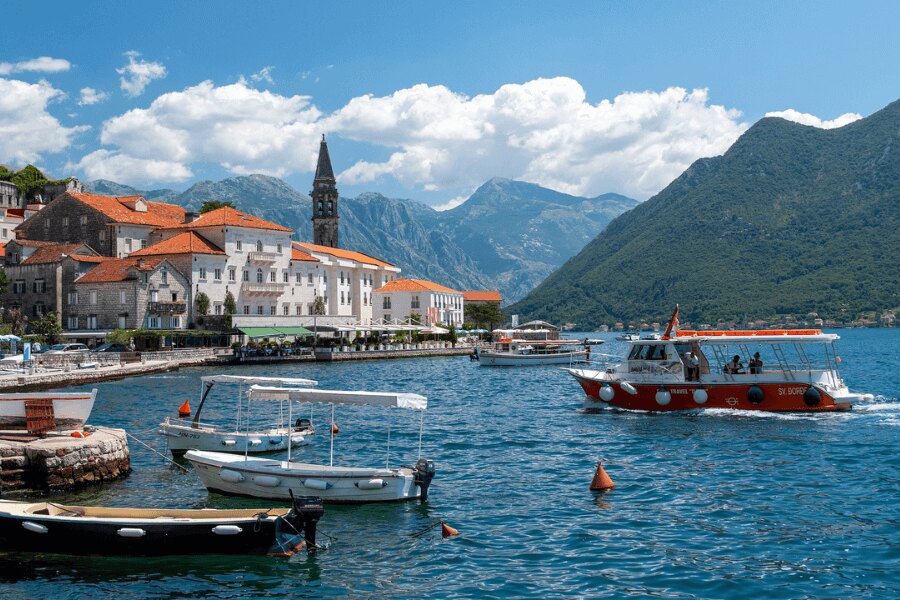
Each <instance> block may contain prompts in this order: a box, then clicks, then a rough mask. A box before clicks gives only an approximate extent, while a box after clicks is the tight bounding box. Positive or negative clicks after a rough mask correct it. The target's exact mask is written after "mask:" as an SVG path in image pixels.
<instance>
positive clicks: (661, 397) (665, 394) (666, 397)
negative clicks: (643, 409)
mask: <svg viewBox="0 0 900 600" xmlns="http://www.w3.org/2000/svg"><path fill="white" fill-rule="evenodd" d="M671 401H672V394H670V393H669V390H667V389H666V388H659V390H657V392H656V403H657V404H659V405H660V406H666V405H667V404H668V403H669V402H671Z"/></svg>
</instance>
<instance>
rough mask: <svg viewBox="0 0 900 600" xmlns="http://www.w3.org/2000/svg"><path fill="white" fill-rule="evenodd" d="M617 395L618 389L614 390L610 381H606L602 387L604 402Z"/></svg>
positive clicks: (601, 396)
mask: <svg viewBox="0 0 900 600" xmlns="http://www.w3.org/2000/svg"><path fill="white" fill-rule="evenodd" d="M615 395H616V390H614V389H613V388H612V386H611V385H609V384H608V383H604V384H603V387H601V388H600V399H601V400H603V401H604V402H609V401H610V400H612V399H613V396H615Z"/></svg>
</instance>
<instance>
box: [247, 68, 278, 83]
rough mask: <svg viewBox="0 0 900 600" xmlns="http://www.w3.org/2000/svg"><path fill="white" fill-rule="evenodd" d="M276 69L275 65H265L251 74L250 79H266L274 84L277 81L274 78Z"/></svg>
mask: <svg viewBox="0 0 900 600" xmlns="http://www.w3.org/2000/svg"><path fill="white" fill-rule="evenodd" d="M274 70H275V67H273V66H268V67H263V68H262V69H260V70H259V71H257V72H256V73H254V74H253V75H251V76H250V79H251V81H265V82H268V83H270V84H272V85H274V84H275V81H274V80H273V79H272V71H274Z"/></svg>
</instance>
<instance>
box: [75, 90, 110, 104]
mask: <svg viewBox="0 0 900 600" xmlns="http://www.w3.org/2000/svg"><path fill="white" fill-rule="evenodd" d="M107 98H109V94H107V93H106V92H101V91H98V90H95V89H94V88H90V87H85V88H81V98H80V99H79V100H78V105H79V106H90V105H91V104H99V103H100V102H103V101H104V100H106V99H107Z"/></svg>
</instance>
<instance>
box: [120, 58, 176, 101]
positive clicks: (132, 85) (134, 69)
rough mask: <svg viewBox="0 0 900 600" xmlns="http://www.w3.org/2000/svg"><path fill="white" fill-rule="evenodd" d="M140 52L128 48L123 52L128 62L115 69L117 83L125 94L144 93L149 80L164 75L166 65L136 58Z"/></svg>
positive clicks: (130, 95) (133, 95) (132, 96)
mask: <svg viewBox="0 0 900 600" xmlns="http://www.w3.org/2000/svg"><path fill="white" fill-rule="evenodd" d="M140 55H141V53H140V52H135V51H134V50H130V51H128V52H126V53H125V56H126V58H128V64H127V65H125V66H124V67H122V68H121V69H116V73H118V74H119V75H120V77H119V83H120V85H121V86H122V91H124V92H125V95H126V96H129V97H130V98H135V97H137V96H140V95H141V94H143V93H144V88H146V87H147V86H148V85H149V84H150V82H151V81H153V80H154V79H162V78H163V77H165V76H166V67H165V66H163V64H162V63H158V62H148V61H144V60H138V57H139V56H140Z"/></svg>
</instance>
